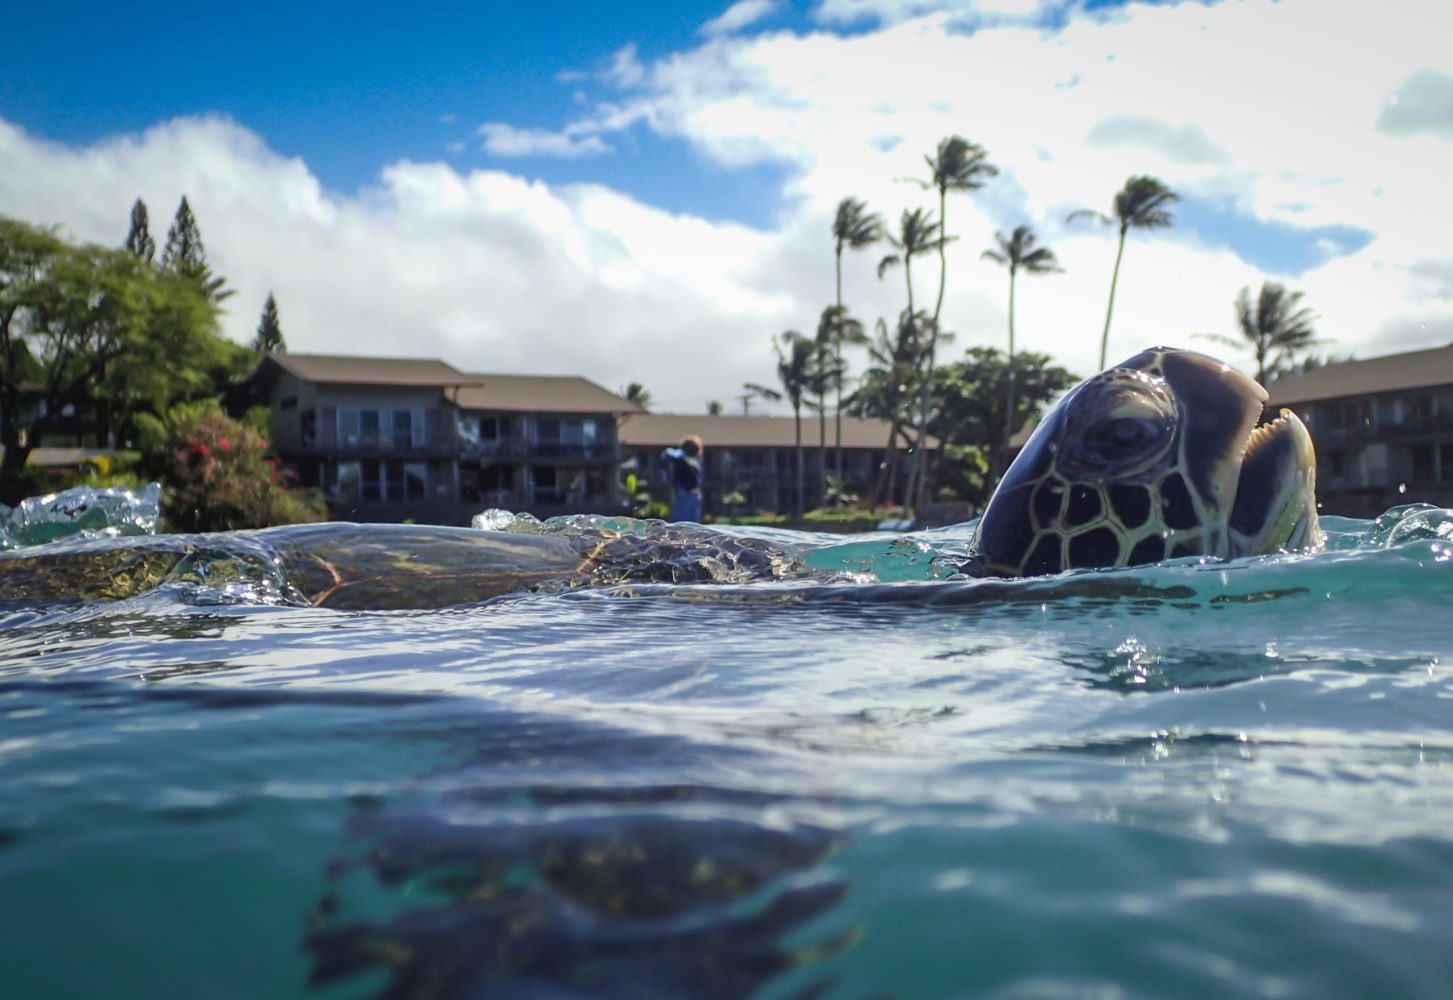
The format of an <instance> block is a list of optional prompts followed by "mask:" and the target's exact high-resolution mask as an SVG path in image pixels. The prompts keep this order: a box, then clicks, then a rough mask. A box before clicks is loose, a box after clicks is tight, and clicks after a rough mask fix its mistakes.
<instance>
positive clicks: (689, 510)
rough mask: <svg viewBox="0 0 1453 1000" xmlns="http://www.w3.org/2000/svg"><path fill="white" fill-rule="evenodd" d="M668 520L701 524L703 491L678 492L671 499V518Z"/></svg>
mask: <svg viewBox="0 0 1453 1000" xmlns="http://www.w3.org/2000/svg"><path fill="white" fill-rule="evenodd" d="M668 520H672V521H695V522H697V523H698V524H699V523H701V491H700V490H676V491H675V492H674V493H673V494H672V497H671V516H670V518H669V519H668Z"/></svg>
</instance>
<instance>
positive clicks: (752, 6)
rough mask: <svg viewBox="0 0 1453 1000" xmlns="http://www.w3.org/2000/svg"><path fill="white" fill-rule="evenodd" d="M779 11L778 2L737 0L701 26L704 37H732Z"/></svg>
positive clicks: (771, 0) (773, 0)
mask: <svg viewBox="0 0 1453 1000" xmlns="http://www.w3.org/2000/svg"><path fill="white" fill-rule="evenodd" d="M776 9H777V0H737V2H736V3H734V4H732V5H731V6H730V7H728V8H727V9H726V10H724V11H722V12H721V14H720V15H718V16H717V17H714V18H712V19H711V20H710V21H707V22H706V23H705V24H703V25H702V26H701V34H703V35H730V34H732V33H733V32H737V31H741V30H742V29H743V28H745V27H748V26H750V25H753V24H756V23H757V22H758V21H760V20H761V19H762V18H764V17H766V16H767V15H768V14H771V13H772V12H773V11H775V10H776Z"/></svg>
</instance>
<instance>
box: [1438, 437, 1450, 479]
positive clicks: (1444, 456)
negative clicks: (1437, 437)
mask: <svg viewBox="0 0 1453 1000" xmlns="http://www.w3.org/2000/svg"><path fill="white" fill-rule="evenodd" d="M1438 481H1439V482H1442V483H1453V442H1449V443H1446V444H1440V445H1439V446H1438Z"/></svg>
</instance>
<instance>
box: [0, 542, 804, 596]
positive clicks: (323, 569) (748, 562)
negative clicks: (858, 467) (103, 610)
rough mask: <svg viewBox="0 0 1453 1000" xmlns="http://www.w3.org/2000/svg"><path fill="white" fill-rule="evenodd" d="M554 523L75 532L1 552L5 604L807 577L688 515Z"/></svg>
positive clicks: (760, 546)
mask: <svg viewBox="0 0 1453 1000" xmlns="http://www.w3.org/2000/svg"><path fill="white" fill-rule="evenodd" d="M635 524H636V525H637V526H640V527H642V530H641V531H640V532H639V533H637V532H636V531H631V530H619V529H616V528H612V527H609V526H606V525H592V524H589V523H583V524H581V525H578V526H572V527H569V528H567V529H566V530H563V531H561V532H559V533H546V532H536V533H529V532H523V531H522V532H515V531H508V532H506V531H483V530H475V529H470V528H447V527H432V526H425V525H403V524H369V525H358V524H348V523H341V522H333V523H328V524H310V525H293V526H288V527H281V528H267V529H264V530H261V531H237V532H227V533H223V534H212V535H156V536H144V537H131V538H105V539H85V540H83V539H70V540H64V541H59V542H52V543H50V544H46V545H40V546H34V547H30V548H24V549H16V550H12V551H9V552H0V603H3V604H13V603H35V602H49V601H57V600H118V599H123V598H127V597H132V596H135V595H136V594H140V593H144V592H146V591H148V590H151V589H153V588H155V587H157V586H159V585H160V584H162V583H167V582H192V583H198V584H203V585H207V586H212V587H220V586H225V585H227V584H229V583H240V584H244V585H252V586H259V585H260V586H262V587H269V586H271V587H272V588H274V589H275V590H276V591H278V593H279V594H280V596H282V597H283V598H284V599H291V600H292V601H294V602H296V603H304V602H306V603H309V604H313V605H317V606H323V607H330V608H341V609H427V608H442V607H449V606H451V605H455V604H462V603H467V602H471V601H483V600H487V599H489V598H492V597H497V596H499V595H501V594H508V593H515V592H519V591H525V590H530V589H532V588H538V587H545V586H561V587H568V586H576V585H581V584H588V583H625V582H630V581H649V582H666V583H700V582H721V583H743V582H748V581H750V580H759V579H785V578H790V577H795V576H811V575H814V571H812V570H810V569H809V568H808V567H807V566H805V565H804V564H803V563H802V562H801V561H800V560H798V559H797V558H796V556H795V554H794V553H793V552H792V551H791V550H790V549H787V548H784V547H782V546H777V545H771V544H769V543H767V542H764V541H760V540H756V539H749V538H738V537H735V536H731V535H725V534H722V533H719V532H709V531H706V530H705V529H702V528H699V527H694V526H687V525H667V524H659V525H654V526H652V525H648V524H646V523H645V522H636V523H635Z"/></svg>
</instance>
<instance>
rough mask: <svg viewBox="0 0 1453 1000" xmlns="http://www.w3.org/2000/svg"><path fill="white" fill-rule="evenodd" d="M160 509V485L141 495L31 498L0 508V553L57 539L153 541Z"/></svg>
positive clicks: (99, 492)
mask: <svg viewBox="0 0 1453 1000" xmlns="http://www.w3.org/2000/svg"><path fill="white" fill-rule="evenodd" d="M160 506H161V484H160V483H151V484H149V485H148V486H146V487H145V488H144V489H142V490H140V491H136V490H128V489H120V488H117V487H107V488H104V489H97V488H96V487H92V486H76V487H73V488H71V489H68V490H62V491H61V492H59V493H49V494H46V495H45V496H38V497H30V498H28V499H26V500H22V501H20V503H19V504H17V505H16V506H14V507H7V506H5V505H4V504H0V550H3V549H15V548H21V547H23V546H27V545H41V544H43V543H45V542H53V541H55V540H56V539H58V538H73V537H81V538H119V537H122V536H132V535H154V534H156V519H157V513H158V511H159V509H160Z"/></svg>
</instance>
